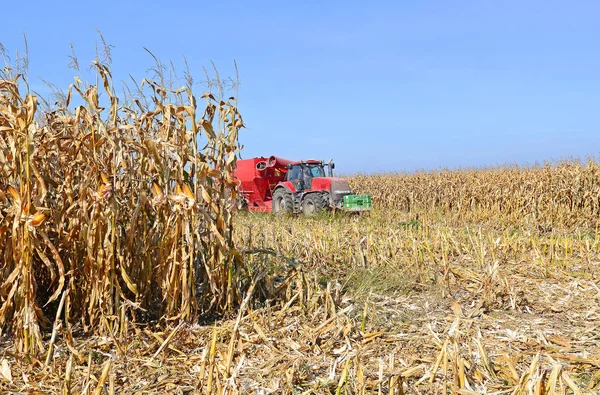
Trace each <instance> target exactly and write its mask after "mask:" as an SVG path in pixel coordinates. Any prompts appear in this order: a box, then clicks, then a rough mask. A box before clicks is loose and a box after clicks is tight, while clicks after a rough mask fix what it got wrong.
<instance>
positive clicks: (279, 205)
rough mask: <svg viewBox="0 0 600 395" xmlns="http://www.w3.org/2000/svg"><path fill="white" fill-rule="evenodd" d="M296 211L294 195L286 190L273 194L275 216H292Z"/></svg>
mask: <svg viewBox="0 0 600 395" xmlns="http://www.w3.org/2000/svg"><path fill="white" fill-rule="evenodd" d="M293 210H294V201H293V200H292V194H291V193H289V192H287V191H286V190H284V189H278V190H276V191H275V193H273V214H277V215H281V214H291V213H292V211H293Z"/></svg>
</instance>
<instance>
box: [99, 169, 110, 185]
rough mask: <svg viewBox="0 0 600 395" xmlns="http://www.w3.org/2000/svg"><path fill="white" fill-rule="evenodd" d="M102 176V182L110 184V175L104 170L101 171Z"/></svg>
mask: <svg viewBox="0 0 600 395" xmlns="http://www.w3.org/2000/svg"><path fill="white" fill-rule="evenodd" d="M100 178H102V182H103V183H105V184H108V183H109V181H108V177H107V176H106V174H104V172H100Z"/></svg>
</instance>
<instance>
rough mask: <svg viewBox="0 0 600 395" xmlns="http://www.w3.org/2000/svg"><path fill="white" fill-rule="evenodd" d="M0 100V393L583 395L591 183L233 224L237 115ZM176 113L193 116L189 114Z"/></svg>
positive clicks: (593, 214) (448, 182) (510, 171)
mask: <svg viewBox="0 0 600 395" xmlns="http://www.w3.org/2000/svg"><path fill="white" fill-rule="evenodd" d="M93 67H94V70H95V72H96V73H97V81H98V83H96V84H87V83H84V82H82V81H81V80H80V79H76V80H75V83H74V85H72V86H71V87H70V88H69V90H68V93H67V95H65V98H64V99H65V100H64V101H62V102H59V103H58V104H57V105H56V106H54V107H53V108H51V109H49V110H41V109H40V108H39V107H40V106H39V103H38V102H39V101H40V100H42V98H38V97H36V96H35V95H33V94H31V93H30V92H28V90H27V84H26V82H27V81H26V80H25V78H23V76H21V75H18V74H15V73H14V72H13V71H12V70H10V69H5V71H4V74H3V78H2V79H0V167H1V172H0V177H1V178H0V220H1V223H0V254H1V255H0V273H1V279H2V280H1V282H0V331H1V332H0V390H1V392H2V393H5V392H7V393H62V394H72V393H81V394H92V393H93V394H116V393H136V394H137V393H156V394H164V393H172V394H190V393H198V394H201V393H215V394H237V393H239V394H245V393H257V394H267V393H277V394H279V393H282V394H423V393H427V394H448V393H457V394H488V393H489V394H514V395H516V394H535V395H537V394H548V395H549V394H583V393H590V394H595V393H598V391H600V347H599V344H600V338H599V336H598V330H599V329H600V308H599V306H600V305H599V304H598V300H599V297H600V284H599V282H598V279H599V278H600V233H599V232H598V229H597V224H598V222H597V221H598V214H600V213H599V211H600V200H599V197H600V186H599V180H600V177H599V176H600V174H599V173H598V171H599V170H600V165H598V163H597V162H596V161H594V160H589V161H587V162H585V163H580V162H577V161H566V162H560V163H555V164H552V165H544V166H532V167H509V166H507V167H504V168H490V169H469V170H454V171H433V172H417V173H410V174H401V173H390V174H373V175H356V176H352V177H349V180H350V183H351V185H352V188H353V190H354V191H355V192H358V193H369V194H371V195H372V196H373V201H374V204H375V209H374V210H373V212H371V213H370V214H368V215H361V216H358V217H354V216H347V215H341V214H340V213H337V212H336V213H327V214H325V215H321V216H317V217H313V218H305V217H293V216H290V217H276V216H272V215H270V214H264V213H250V212H239V211H236V210H235V209H234V207H236V204H235V199H236V188H235V183H234V182H233V180H232V178H231V173H232V171H233V168H234V166H235V163H236V157H237V155H238V153H239V150H240V144H239V141H238V137H239V131H240V129H241V128H243V127H244V123H243V121H242V118H241V116H240V114H239V113H238V110H237V108H236V101H235V99H233V98H230V99H229V100H228V101H221V100H216V99H215V97H214V96H213V95H211V94H210V93H205V94H204V95H202V97H200V98H199V100H200V102H201V103H202V106H200V105H199V103H198V102H197V101H196V97H195V96H194V94H193V92H192V91H191V89H190V88H189V86H186V87H183V88H180V89H173V88H170V87H165V86H163V85H162V84H160V83H157V82H155V81H152V80H144V81H142V82H141V83H140V92H142V93H145V95H144V96H140V95H137V96H136V97H132V98H130V99H125V98H119V97H117V95H116V94H115V87H114V86H113V82H112V75H111V71H110V69H109V67H107V66H106V65H105V64H103V63H100V62H95V63H94V64H93ZM199 108H203V109H202V110H200V109H199Z"/></svg>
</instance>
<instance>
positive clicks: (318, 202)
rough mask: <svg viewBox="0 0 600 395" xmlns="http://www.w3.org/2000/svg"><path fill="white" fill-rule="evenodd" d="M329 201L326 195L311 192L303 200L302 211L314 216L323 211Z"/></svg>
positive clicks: (308, 215)
mask: <svg viewBox="0 0 600 395" xmlns="http://www.w3.org/2000/svg"><path fill="white" fill-rule="evenodd" d="M326 206H327V203H326V201H325V197H324V196H323V195H321V194H320V193H311V194H310V195H307V196H306V197H305V198H304V200H303V201H302V212H303V213H304V215H306V216H307V217H312V216H313V215H316V214H318V213H320V212H321V211H323V210H324V209H325V207H326Z"/></svg>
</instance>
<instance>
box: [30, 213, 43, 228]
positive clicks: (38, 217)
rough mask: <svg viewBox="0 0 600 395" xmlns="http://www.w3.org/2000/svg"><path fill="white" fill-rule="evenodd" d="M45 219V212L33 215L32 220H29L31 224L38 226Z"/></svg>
mask: <svg viewBox="0 0 600 395" xmlns="http://www.w3.org/2000/svg"><path fill="white" fill-rule="evenodd" d="M45 219H46V214H44V213H37V214H36V215H34V216H33V218H32V219H31V221H29V225H31V226H38V225H40V224H41V223H42V222H44V220H45Z"/></svg>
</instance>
